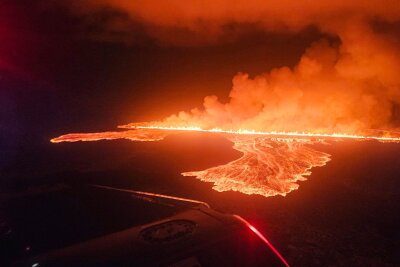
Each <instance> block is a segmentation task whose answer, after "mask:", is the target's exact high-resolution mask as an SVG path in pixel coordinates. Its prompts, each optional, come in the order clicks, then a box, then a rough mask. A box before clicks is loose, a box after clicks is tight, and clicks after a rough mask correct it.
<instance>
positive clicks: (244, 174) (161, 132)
mask: <svg viewBox="0 0 400 267" xmlns="http://www.w3.org/2000/svg"><path fill="white" fill-rule="evenodd" d="M120 128H133V129H130V130H127V131H120V132H101V133H74V134H66V135H62V136H60V137H57V138H54V139H52V140H51V142H53V143H60V142H76V141H98V140H113V139H128V140H131V141H159V140H162V139H164V138H165V137H166V136H167V135H168V134H172V133H174V132H179V131H199V132H211V133H218V134H221V135H223V136H224V137H225V138H227V139H228V140H230V141H231V142H232V143H233V144H234V145H233V148H234V149H235V150H238V151H240V152H242V153H243V155H242V156H241V157H240V158H239V159H237V160H234V161H231V162H228V163H226V164H224V165H220V166H216V167H211V168H209V169H206V170H200V171H189V172H184V173H182V175H183V176H195V177H197V178H198V179H200V180H202V181H206V182H212V183H213V185H214V186H213V189H215V190H216V191H219V192H222V191H230V190H232V191H238V192H241V193H245V194H258V195H262V196H265V197H269V196H275V195H282V196H285V195H286V194H287V193H289V192H291V191H292V190H295V189H297V188H298V187H299V185H298V184H297V181H304V180H306V178H305V176H308V175H310V174H311V168H313V167H317V166H324V165H325V164H326V163H327V162H328V161H329V160H330V155H329V154H326V153H323V152H320V151H317V150H315V149H314V148H312V147H311V146H310V145H312V144H316V143H324V141H325V140H332V139H335V140H340V139H341V138H350V139H356V140H368V139H373V140H378V141H386V142H398V141H400V138H398V137H383V136H364V135H348V134H312V133H283V132H256V131H248V130H241V131H230V130H221V129H209V130H205V129H201V128H198V127H159V126H151V125H150V126H149V125H140V124H134V125H125V126H120Z"/></svg>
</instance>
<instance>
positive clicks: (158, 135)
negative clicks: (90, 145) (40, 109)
mask: <svg viewBox="0 0 400 267" xmlns="http://www.w3.org/2000/svg"><path fill="white" fill-rule="evenodd" d="M166 135H167V133H166V132H162V131H155V130H151V129H139V130H131V131H123V132H101V133H71V134H65V135H61V136H60V137H57V138H53V139H51V140H50V142H52V143H61V142H78V141H85V142H90V141H99V140H115V139H128V140H131V141H159V140H162V139H164V137H165V136H166Z"/></svg>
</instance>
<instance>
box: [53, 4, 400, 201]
mask: <svg viewBox="0 0 400 267" xmlns="http://www.w3.org/2000/svg"><path fill="white" fill-rule="evenodd" d="M189 2H190V4H189ZM83 3H84V4H83ZM284 6H285V7H287V6H291V7H292V8H291V9H290V11H288V10H287V8H283V7H284ZM69 7H70V8H71V10H73V11H75V12H77V14H79V15H82V14H84V15H85V16H89V15H90V14H96V13H98V12H101V10H104V8H107V9H111V10H118V11H119V12H122V13H123V14H124V16H123V17H118V16H117V17H111V18H109V19H108V20H106V21H105V23H104V25H103V29H102V32H101V33H99V35H100V36H101V37H103V38H111V39H112V36H111V37H110V33H111V32H115V31H118V32H119V33H121V34H119V35H118V40H117V41H121V38H122V39H124V40H123V41H125V42H128V43H129V42H132V39H131V37H132V34H133V33H132V32H134V30H133V28H135V27H132V25H138V24H139V25H142V28H143V29H144V31H145V32H146V34H147V35H148V36H149V37H150V38H153V39H155V40H157V41H158V42H161V43H164V44H167V45H187V44H190V45H194V43H195V44H198V45H201V44H203V43H215V42H224V41H226V40H230V39H232V38H235V36H237V35H240V34H241V32H242V31H243V25H249V24H250V25H252V27H256V28H258V29H262V30H264V31H267V32H271V31H274V32H282V31H284V32H287V31H290V32H296V31H301V30H303V29H304V28H306V27H316V28H317V29H318V30H319V31H320V32H321V33H322V34H323V35H324V37H323V38H322V39H321V40H319V41H316V42H314V43H312V44H310V46H309V47H308V48H307V49H306V51H305V52H304V54H303V55H302V56H301V58H300V59H299V61H298V63H297V64H296V65H295V66H294V67H289V66H283V67H277V68H275V69H272V70H270V71H268V72H265V73H262V74H260V75H257V76H255V77H250V75H249V74H246V73H238V74H237V75H235V76H234V77H233V79H232V89H231V91H230V93H229V100H228V101H227V102H223V101H220V100H219V99H218V97H217V96H215V95H211V96H206V97H205V98H204V103H203V107H201V108H193V109H192V110H189V111H180V112H177V113H176V114H173V115H171V116H168V117H167V118H165V119H161V120H159V121H154V122H146V123H132V124H127V125H122V126H120V128H124V129H127V130H126V131H117V132H104V133H84V134H79V133H78V134H67V135H63V136H60V137H57V138H54V139H52V140H51V141H52V142H64V141H68V142H73V141H97V140H102V139H107V140H108V139H118V138H125V139H129V140H132V141H158V140H161V139H163V138H164V137H165V136H166V135H168V134H171V133H173V132H176V131H203V132H214V133H217V134H221V135H223V136H225V137H226V138H228V140H230V141H231V142H233V148H234V149H236V150H238V151H240V152H242V153H243V155H242V157H241V158H239V159H237V160H235V161H232V162H229V163H227V164H225V165H221V166H216V167H212V168H209V169H207V170H202V171H190V172H184V173H183V175H184V176H196V177H197V178H199V179H201V180H203V181H207V182H212V183H213V184H214V189H215V190H218V191H227V190H234V191H239V192H242V193H246V194H259V195H263V196H274V195H285V194H287V193H288V192H290V191H292V190H294V189H297V188H298V184H297V183H296V182H297V181H301V180H304V179H305V178H304V176H306V175H310V174H311V171H310V169H311V168H312V167H316V166H323V165H325V164H326V163H327V162H328V161H329V158H330V157H329V155H328V154H326V153H323V152H320V151H317V150H316V149H314V148H313V147H312V145H313V144H315V143H324V142H330V141H331V140H333V139H343V138H350V139H356V140H371V139H373V140H377V141H383V142H398V141H400V138H399V137H398V136H396V134H394V132H395V131H396V129H397V128H398V123H399V110H400V76H399V75H398V71H399V70H400V46H399V44H400V38H399V36H400V35H399V30H398V26H399V21H400V5H399V4H398V2H397V1H391V0H387V1H379V2H378V1H368V2H366V1H352V2H348V1H335V2H331V1H319V2H318V3H316V2H306V3H301V2H298V1H280V2H279V3H278V2H275V1H250V2H249V1H235V2H234V3H233V2H232V1H227V0H220V1H199V2H197V1H196V2H195V3H193V2H192V1H188V2H185V1H173V0H171V1H162V2H158V1H155V0H154V1H152V0H150V1H148V0H147V1H134V2H129V1H118V0H114V1H112V0H103V1H81V2H79V3H78V2H73V4H72V5H70V6H69ZM122 18H123V19H122ZM227 28H229V29H230V30H229V31H228V30H226V29H227ZM182 32H184V33H185V34H184V37H182V34H181V33H182ZM114 37H115V36H114ZM193 37H196V38H193Z"/></svg>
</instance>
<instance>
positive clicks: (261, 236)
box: [234, 215, 290, 267]
mask: <svg viewBox="0 0 400 267" xmlns="http://www.w3.org/2000/svg"><path fill="white" fill-rule="evenodd" d="M234 216H235V217H236V218H237V219H239V220H240V221H241V222H242V223H244V224H245V225H246V226H247V227H248V228H249V229H250V230H251V231H252V232H253V233H255V234H256V235H257V236H258V237H259V238H260V239H261V240H262V241H263V242H264V243H265V244H266V245H267V246H268V247H269V248H270V249H271V250H272V251H273V252H274V253H275V255H276V256H277V257H278V258H279V259H280V260H281V261H282V262H283V263H284V264H285V266H287V267H289V266H290V265H289V264H288V263H287V261H286V260H285V258H284V257H283V256H282V255H281V254H280V253H279V251H278V250H277V249H276V248H275V247H274V246H273V245H272V244H271V242H269V241H268V239H267V238H266V237H265V236H264V235H263V234H261V233H260V231H258V230H257V228H255V227H254V226H253V225H251V224H250V223H249V222H248V221H246V220H245V219H243V218H242V217H240V216H239V215H234Z"/></svg>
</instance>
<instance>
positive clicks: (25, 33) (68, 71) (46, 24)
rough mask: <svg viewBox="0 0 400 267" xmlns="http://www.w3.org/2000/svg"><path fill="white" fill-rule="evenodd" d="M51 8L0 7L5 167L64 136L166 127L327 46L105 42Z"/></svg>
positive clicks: (313, 36)
mask: <svg viewBox="0 0 400 267" xmlns="http://www.w3.org/2000/svg"><path fill="white" fill-rule="evenodd" d="M45 2H46V1H37V2H36V1H35V3H34V2H32V1H2V3H0V33H1V35H2V36H1V38H2V42H1V43H0V59H1V60H0V73H1V80H0V125H1V135H0V138H1V139H0V146H1V153H3V155H2V157H1V158H2V160H1V161H2V162H9V161H10V159H11V158H12V154H15V151H17V150H20V149H23V147H24V146H25V145H26V144H27V143H31V142H45V141H47V140H48V139H49V138H51V137H54V136H56V135H59V134H62V133H66V132H76V131H81V132H86V131H94V130H105V129H113V128H114V127H115V126H117V125H119V124H123V123H128V122H132V121H144V120H154V119H161V118H163V117H165V116H166V115H169V114H171V113H174V112H177V111H180V110H188V109H191V108H193V107H196V106H201V104H202V101H203V98H204V96H206V95H210V94H216V95H218V96H219V97H220V98H221V99H222V100H224V99H226V98H227V95H228V92H229V90H230V89H231V80H232V77H233V76H234V75H235V74H236V73H237V72H239V71H242V72H248V73H250V75H256V74H259V73H262V72H265V71H268V70H270V69H271V68H273V67H277V66H283V65H288V66H293V65H294V64H295V63H296V61H298V59H299V57H300V56H301V54H302V53H303V52H304V50H305V49H306V47H307V46H309V44H310V43H311V42H313V41H315V40H317V39H319V38H320V37H321V34H319V33H318V31H317V30H315V29H314V28H307V29H306V30H303V31H301V32H299V33H279V34H278V33H268V32H265V31H264V32H261V31H257V30H251V31H248V32H247V33H246V34H243V35H241V36H240V37H237V38H236V39H232V40H228V41H226V42H222V43H218V44H216V43H208V44H197V45H168V44H165V43H160V42H159V41H157V40H154V39H152V38H150V37H146V36H145V37H143V38H141V39H138V40H136V41H135V42H131V43H126V42H118V41H103V40H101V39H99V38H93V37H92V36H91V34H90V32H91V31H92V30H93V29H90V28H88V26H87V23H86V22H85V21H84V20H83V19H82V17H79V16H77V15H73V14H71V13H70V12H69V11H67V10H66V9H63V8H56V7H54V6H51V7H47V6H46V5H43V3H45ZM4 153H5V154H4Z"/></svg>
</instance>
